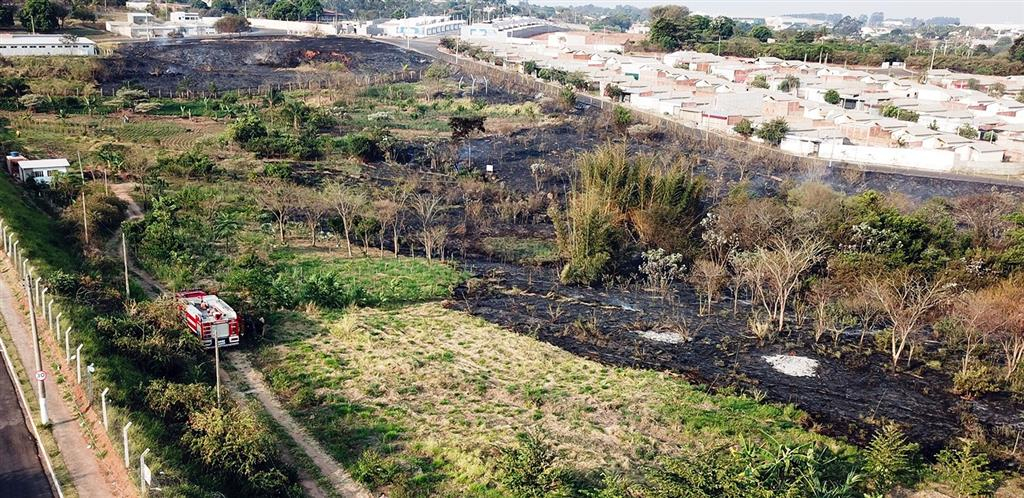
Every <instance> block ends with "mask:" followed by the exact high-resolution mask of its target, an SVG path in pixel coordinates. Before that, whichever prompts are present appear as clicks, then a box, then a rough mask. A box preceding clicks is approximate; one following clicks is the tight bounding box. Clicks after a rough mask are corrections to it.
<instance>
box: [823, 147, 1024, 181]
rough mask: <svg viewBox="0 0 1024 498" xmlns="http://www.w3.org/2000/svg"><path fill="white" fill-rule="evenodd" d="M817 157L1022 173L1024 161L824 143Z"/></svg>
mask: <svg viewBox="0 0 1024 498" xmlns="http://www.w3.org/2000/svg"><path fill="white" fill-rule="evenodd" d="M819 149H820V150H819V152H818V157H821V158H828V159H835V160H836V161H851V162H859V163H872V164H882V165H886V166H899V167H904V168H912V169H917V170H921V171H934V172H940V173H963V174H975V175H979V174H980V175H999V176H1022V175H1024V163H1007V162H995V161H962V160H960V159H959V158H958V157H957V156H956V153H955V152H953V151H951V150H935V149H896V148H888V147H868V146H863V145H839V144H835V143H833V142H824V143H822V144H821V146H820V148H819Z"/></svg>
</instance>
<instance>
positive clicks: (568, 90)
mask: <svg viewBox="0 0 1024 498" xmlns="http://www.w3.org/2000/svg"><path fill="white" fill-rule="evenodd" d="M558 100H559V102H560V103H561V104H562V108H563V109H565V111H566V112H569V111H572V110H573V108H575V107H576V91H575V90H573V89H572V87H571V86H568V85H566V86H563V87H562V89H561V90H560V91H559V92H558Z"/></svg>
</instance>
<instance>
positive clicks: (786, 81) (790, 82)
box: [779, 74, 800, 92]
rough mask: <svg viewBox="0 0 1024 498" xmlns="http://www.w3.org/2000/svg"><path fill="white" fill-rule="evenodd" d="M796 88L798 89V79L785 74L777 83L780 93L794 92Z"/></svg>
mask: <svg viewBox="0 0 1024 498" xmlns="http://www.w3.org/2000/svg"><path fill="white" fill-rule="evenodd" d="M797 88H800V78H797V77H796V76H795V75H792V74H787V75H786V77H785V78H783V80H782V81H780V82H779V91H780V92H795V91H796V89H797Z"/></svg>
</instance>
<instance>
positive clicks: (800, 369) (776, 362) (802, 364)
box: [762, 354, 818, 377]
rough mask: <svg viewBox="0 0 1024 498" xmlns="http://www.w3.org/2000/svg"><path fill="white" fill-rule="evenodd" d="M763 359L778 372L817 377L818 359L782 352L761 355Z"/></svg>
mask: <svg viewBox="0 0 1024 498" xmlns="http://www.w3.org/2000/svg"><path fill="white" fill-rule="evenodd" d="M762 358H764V361H767V362H768V364H769V365H771V366H772V368H774V369H775V370H776V371H778V372H779V373H782V374H785V375H789V376H790V377H817V376H818V360H815V359H811V358H807V357H805V356H790V355H784V354H777V355H772V356H762Z"/></svg>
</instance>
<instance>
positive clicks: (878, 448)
mask: <svg viewBox="0 0 1024 498" xmlns="http://www.w3.org/2000/svg"><path fill="white" fill-rule="evenodd" d="M917 450H918V446H917V445H916V444H914V443H910V442H908V441H907V438H906V436H904V435H903V432H902V431H900V429H899V426H897V425H896V424H886V425H885V426H884V427H882V429H881V430H879V431H878V432H876V433H875V436H874V437H873V438H872V439H871V443H870V444H868V447H867V448H865V450H864V459H865V462H864V471H865V472H866V473H867V475H868V478H869V479H870V484H871V487H872V489H874V490H875V491H876V492H878V493H886V492H888V491H889V490H890V489H892V487H893V486H895V485H897V484H908V483H909V481H910V479H911V478H912V477H914V472H915V470H916V468H915V462H914V457H915V455H916V454H917Z"/></svg>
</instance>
